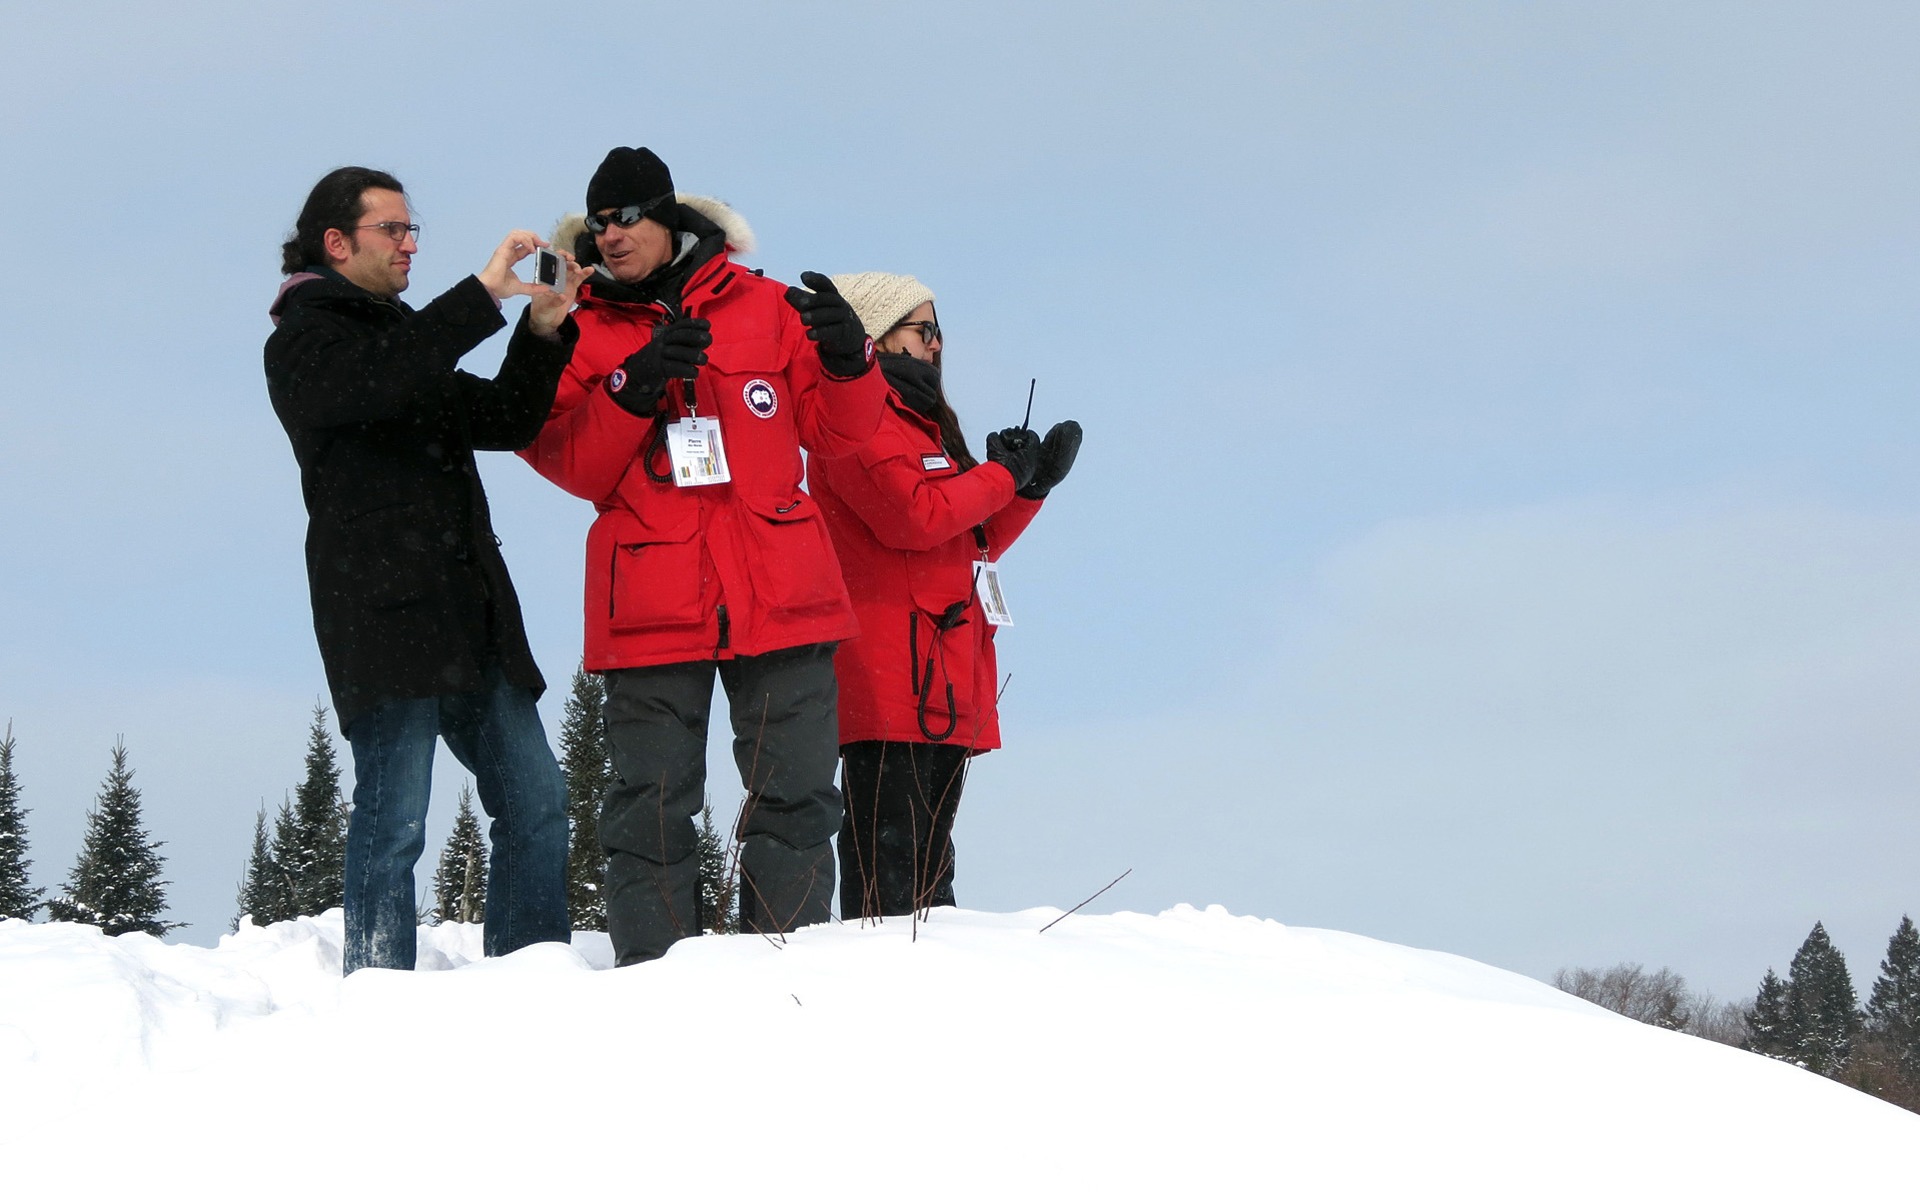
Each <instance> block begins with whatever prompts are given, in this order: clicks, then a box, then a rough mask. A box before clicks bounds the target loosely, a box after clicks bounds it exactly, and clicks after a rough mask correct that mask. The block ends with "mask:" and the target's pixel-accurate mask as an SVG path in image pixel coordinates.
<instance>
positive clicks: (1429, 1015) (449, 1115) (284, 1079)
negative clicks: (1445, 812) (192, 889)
mask: <svg viewBox="0 0 1920 1199" xmlns="http://www.w3.org/2000/svg"><path fill="white" fill-rule="evenodd" d="M1058 915H1059V913H1058V912H1057V911H1053V910H1046V909H1040V910H1034V911H1027V912H1019V913H1014V914H1011V915H994V914H987V913H980V912H967V911H943V912H939V913H936V914H935V916H934V918H933V920H932V921H931V922H930V923H927V924H923V925H920V926H919V927H918V929H917V930H916V929H915V928H914V926H913V925H911V924H910V923H909V922H908V921H905V920H899V921H888V922H886V923H885V924H884V925H880V926H873V927H864V928H862V927H855V926H851V925H836V926H828V927H821V928H815V929H808V930H805V931H803V932H802V933H800V934H798V935H795V936H793V937H790V938H788V939H787V940H786V941H785V943H784V944H776V943H775V942H773V941H770V940H765V939H760V938H755V937H728V938H706V939H703V940H698V941H690V942H685V943H682V944H681V945H680V946H678V947H676V948H675V949H674V951H673V952H672V953H671V954H669V955H668V956H667V957H666V958H665V959H663V960H662V961H659V962H656V963H652V964H650V965H646V966H641V967H637V968H634V969H630V970H622V971H613V970H610V969H607V966H608V965H609V961H610V954H609V951H608V948H607V944H606V939H605V937H604V936H600V935H595V934H585V935H582V936H581V937H580V938H579V940H578V942H577V943H576V944H575V945H574V946H572V947H571V948H569V947H563V946H557V945H555V946H536V947H534V948H531V949H528V950H526V951H523V952H521V953H519V954H515V955H513V956H512V957H509V958H504V959H498V960H493V961H486V960H482V959H481V958H480V949H479V935H478V932H477V930H475V929H471V928H465V927H461V926H450V927H446V928H439V929H428V930H423V937H422V949H421V956H422V959H423V960H422V963H421V965H422V969H421V970H420V971H419V972H417V973H414V974H401V973H393V972H387V971H366V972H363V973H360V974H357V975H355V976H354V977H353V978H351V979H348V980H345V981H344V982H343V981H342V980H341V979H339V978H338V977H337V975H338V971H339V962H340V922H339V915H338V913H337V912H335V913H330V914H329V916H327V917H322V918H320V919H317V920H300V921H296V922H291V923H288V924H281V925H275V926H274V927H272V928H269V929H254V928H248V929H245V930H243V931H242V932H241V933H239V934H238V935H236V936H232V937H228V938H225V939H223V941H222V942H221V945H220V947H219V948H217V949H205V948H199V947H195V946H188V945H163V944H161V943H159V942H158V941H155V940H153V939H151V938H148V937H144V936H138V935H135V936H128V937H122V938H117V939H107V938H103V937H101V936H100V935H99V934H98V933H97V932H95V931H94V930H92V929H88V928H83V927H77V926H72V925H23V924H20V923H18V922H0V1079H3V1080H4V1083H3V1084H0V1147H3V1148H4V1157H3V1158H0V1177H4V1179H5V1183H4V1190H5V1193H6V1194H8V1195H19V1196H28V1195H51V1194H56V1193H58V1194H68V1195H76V1194H77V1195H93V1194H108V1193H116V1192H117V1193H123V1194H124V1193H129V1192H140V1193H147V1192H151V1193H160V1194H173V1193H181V1194H189V1195H195V1196H224V1195H236V1196H238V1195H249V1196H251V1195H275V1196H280V1195H309V1194H311V1195H320V1194H335V1193H344V1194H352V1195H376V1196H377V1195H408V1196H422V1195H452V1194H459V1195H462V1196H469V1195H493V1194H499V1195H518V1196H527V1195H538V1194H557V1193H563V1192H564V1193H591V1194H624V1195H650V1194H659V1195H677V1196H710V1195H736V1194H740V1195H759V1196H765V1195H775V1194H779V1195H814V1194H818V1195H835V1196H866V1195H887V1196H900V1197H902V1199H916V1197H919V1196H936V1195H974V1196H986V1195H995V1194H1015V1195H1027V1194H1036V1195H1037V1194H1047V1195H1182V1196H1194V1195H1208V1196H1212V1195H1241V1194H1288V1195H1302V1196H1323V1195H1326V1196H1335V1195H1393V1196H1407V1195H1432V1194H1441V1195H1446V1194H1472V1195H1554V1196H1565V1195H1595V1196H1599V1195H1605V1196H1617V1195H1619V1194H1622V1193H1627V1194H1633V1195H1636V1196H1649V1195H1676V1196H1681V1195H1684V1196H1688V1197H1689V1199H1699V1197H1702V1196H1713V1195H1736V1194H1737V1195H1740V1196H1742V1199H1755V1197H1759V1196H1768V1195H1787V1194H1796V1195H1805V1194H1818V1193H1825V1194H1841V1193H1848V1192H1853V1193H1864V1189H1865V1188H1868V1187H1878V1188H1881V1190H1880V1193H1883V1194H1899V1193H1908V1192H1909V1190H1910V1188H1911V1186H1912V1182H1911V1178H1912V1162H1913V1161H1914V1160H1915V1153H1916V1151H1917V1150H1920V1117H1916V1116H1914V1115H1911V1114H1909V1113H1907V1112H1904V1111H1901V1110H1899V1109H1897V1108H1894V1107H1891V1106H1888V1105H1886V1104H1883V1103H1881V1102H1879V1101H1877V1100H1874V1099H1870V1098H1868V1097H1866V1096H1864V1095H1861V1094H1859V1093H1857V1092H1854V1091H1851V1090H1848V1089H1847V1088H1845V1087H1842V1086H1839V1085H1837V1084H1834V1083H1830V1082H1826V1081H1824V1080H1822V1079H1819V1078H1816V1077H1813V1076H1812V1075H1809V1074H1807V1073H1805V1072H1803V1071H1800V1070H1797V1069H1794V1068H1793V1067H1790V1066H1786V1065H1782V1064H1780V1063H1777V1062H1771V1061H1767V1060H1764V1059H1762V1058H1759V1057H1755V1056H1753V1055H1750V1054H1745V1053H1741V1052H1739V1051H1737V1050H1733V1049H1728V1048H1725V1047H1723V1046H1719V1045H1714V1044H1710V1043H1707V1042H1705V1041H1700V1040H1697V1039H1694V1038H1690V1037H1686V1036H1682V1035H1679V1034H1676V1033H1667V1032H1661V1031H1659V1030H1656V1029H1652V1028H1648V1027H1646V1026H1644V1025H1640V1024H1636V1023H1633V1022H1632V1021H1629V1020H1626V1019H1623V1018H1621V1017H1618V1016H1614V1015H1612V1014H1610V1013H1607V1012H1603V1011H1601V1010H1600V1009H1598V1008H1595V1007H1592V1006H1590V1005H1588V1004H1586V1003H1583V1002H1581V1001H1579V1000H1576V999H1573V998H1571V997H1570V996H1567V995H1563V994H1561V993H1560V992H1558V991H1555V990H1553V989H1552V988H1550V987H1547V986H1545V985H1544V984H1541V983H1538V982H1535V981H1532V980H1530V979H1526V978H1522V977H1520V976H1518V975H1514V974H1509V973H1506V972H1504V971H1500V970H1495V969H1493V968H1491V967H1488V966H1483V965H1480V964H1478V963H1475V962H1471V961H1468V960H1466V959H1463V958H1457V957H1452V956H1449V955H1446V954H1440V953H1431V952H1425V951H1421V950H1415V949H1407V948H1403V947H1401V946H1396V945H1388V944H1384V943H1381V942H1378V941H1372V940H1368V939H1366V938H1364V937H1357V936H1352V935H1348V934H1344V933H1337V932H1326V931H1321V930H1317V929H1300V928H1289V927H1286V926H1283V925H1280V924H1276V923H1274V922H1271V921H1265V920H1257V919H1252V918H1248V917H1236V916H1232V915H1229V914H1228V913H1226V912H1225V911H1223V910H1221V909H1218V908H1213V909H1209V910H1207V911H1196V910H1194V909H1192V908H1187V907H1181V908H1176V909H1174V910H1172V911H1169V912H1165V913H1162V914H1161V915H1158V916H1140V915H1132V914H1120V915H1113V916H1073V917H1070V918H1068V919H1067V920H1065V921H1063V922H1061V923H1060V924H1059V925H1057V926H1056V927H1054V928H1052V929H1051V930H1049V931H1047V932H1045V933H1041V932H1039V930H1040V928H1041V927H1042V926H1043V925H1045V924H1046V923H1047V922H1048V921H1050V920H1052V919H1054V918H1055V917H1056V916H1058ZM916 933H917V935H916Z"/></svg>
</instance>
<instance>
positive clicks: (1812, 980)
mask: <svg viewBox="0 0 1920 1199" xmlns="http://www.w3.org/2000/svg"><path fill="white" fill-rule="evenodd" d="M1787 1013H1788V1021H1789V1024H1790V1025H1791V1027H1792V1029H1793V1033H1794V1038H1795V1042H1794V1046H1793V1053H1794V1058H1795V1060H1797V1061H1798V1062H1799V1063H1800V1064H1801V1065H1803V1066H1805V1067H1806V1068H1807V1069H1809V1070H1811V1071H1813V1072H1814V1073H1815V1074H1823V1075H1825V1076H1827V1077H1828V1078H1837V1077H1839V1076H1840V1073H1841V1071H1843V1070H1845V1069H1846V1066H1847V1062H1848V1060H1849V1059H1850V1058H1851V1057H1852V1056H1853V1043H1854V1040H1855V1039H1856V1038H1857V1037H1858V1036H1859V1035H1860V1024H1861V1019H1860V1009H1859V1000H1858V997H1857V996H1856V995H1855V994H1854V990H1853V978H1852V976H1851V975H1849V974H1848V973H1847V960H1846V958H1844V957H1842V956H1841V954H1840V951H1839V950H1838V949H1837V948H1835V947H1834V944H1833V942H1832V941H1831V940H1830V939H1829V938H1828V937H1827V930H1826V928H1825V927H1824V926H1822V925H1821V924H1820V923H1819V922H1818V921H1816V922H1815V923H1814V926H1813V931H1812V932H1810V933H1808V934H1807V939H1806V940H1805V941H1804V942H1802V943H1801V945H1800V949H1799V951H1798V952H1796V953H1795V954H1794V955H1793V962H1792V963H1791V964H1790V965H1789V966H1788V967H1787Z"/></svg>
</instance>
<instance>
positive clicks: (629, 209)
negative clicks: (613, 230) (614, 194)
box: [587, 204, 649, 237]
mask: <svg viewBox="0 0 1920 1199" xmlns="http://www.w3.org/2000/svg"><path fill="white" fill-rule="evenodd" d="M648 207H649V206H648V205H646V204H628V205H627V206H626V207H624V208H616V209H614V210H613V211H612V212H609V213H607V214H606V215H605V216H602V215H601V214H599V213H597V212H590V213H588V214H587V232H588V233H591V234H593V235H594V236H595V237H598V236H600V235H601V234H602V233H605V232H606V231H607V226H608V225H610V224H611V225H618V226H620V227H621V228H622V229H631V228H633V227H634V226H635V225H638V224H639V223H640V221H641V219H642V218H644V217H645V216H646V215H647V208H648Z"/></svg>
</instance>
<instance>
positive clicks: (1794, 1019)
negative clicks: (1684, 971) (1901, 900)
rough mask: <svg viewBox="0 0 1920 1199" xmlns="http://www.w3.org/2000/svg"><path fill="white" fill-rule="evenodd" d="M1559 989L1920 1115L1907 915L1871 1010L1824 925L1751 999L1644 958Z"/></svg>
mask: <svg viewBox="0 0 1920 1199" xmlns="http://www.w3.org/2000/svg"><path fill="white" fill-rule="evenodd" d="M1553 985H1554V986H1556V987H1559V988H1560V989H1561V990H1562V991H1566V992H1568V993H1569V994H1573V995H1578V996H1579V997H1580V998H1582V999H1585V1000H1588V1001H1589V1002H1592V1003H1597V1004H1599V1005H1600V1006H1601V1007H1604V1008H1607V1009H1608V1010H1610V1011H1615V1012H1619V1013H1620V1014H1621V1015H1623V1016H1631V1017H1632V1018H1634V1019H1635V1020H1639V1021H1641V1022H1642V1023H1645V1024H1652V1025H1655V1026H1657V1027H1660V1028H1668V1029H1673V1030H1674V1031H1676V1032H1685V1033H1691V1034H1693V1035H1695V1036H1699V1037H1705V1038H1707V1039H1708V1040H1710V1041H1719V1042H1722V1043H1723V1044H1727V1045H1733V1046H1736V1047H1738V1048H1741V1049H1745V1050H1748V1051H1749V1052H1752V1053H1758V1054H1761V1055H1763V1056H1765V1057H1771V1058H1777V1059H1779V1060H1780V1061H1783V1062H1791V1063H1793V1064H1794V1065H1796V1066H1799V1067H1801V1068H1802V1069H1806V1070H1811V1071H1813V1072H1814V1073H1815V1074H1819V1075H1821V1076H1823V1077H1826V1078H1831V1079H1833V1080H1834V1081H1836V1082H1842V1083H1845V1084H1846V1085H1848V1086H1850V1087H1854V1088H1857V1089H1858V1090H1862V1091H1865V1092H1866V1093H1867V1094H1869V1095H1874V1096H1878V1097H1879V1098H1881V1099H1885V1100H1886V1101H1887V1102H1889V1103H1895V1104H1898V1105H1899V1106H1901V1107H1904V1108H1906V1109H1908V1110H1909V1111H1920V931H1916V930H1915V929H1914V926H1913V921H1912V920H1910V919H1908V918H1907V917H1905V916H1902V917H1901V918H1900V926H1899V927H1898V928H1897V929H1895V930H1894V933H1893V936H1892V937H1891V938H1889V939H1888V941H1887V956H1886V957H1885V958H1884V959H1883V960H1882V961H1881V963H1880V977H1879V978H1877V979H1876V980H1874V984H1873V992H1872V994H1870V995H1869V996H1868V997H1867V1002H1866V1006H1865V1007H1862V1006H1860V1002H1859V998H1858V996H1857V994H1856V993H1855V991H1854V989H1853V976H1852V975H1851V974H1850V973H1848V971H1847V961H1846V958H1845V957H1843V956H1842V955H1841V953H1840V950H1839V949H1837V948H1836V947H1835V946H1834V944H1833V941H1832V940H1831V939H1830V938H1829V937H1828V936H1827V930H1826V928H1825V927H1824V926H1822V925H1821V924H1819V923H1817V922H1816V923H1815V924H1814V926H1813V931H1812V932H1810V933H1808V934H1807V939H1806V940H1805V941H1804V942H1802V943H1801V945H1800V949H1799V951H1798V952H1796V953H1795V954H1794V955H1793V961H1792V962H1791V963H1789V964H1788V966H1787V977H1786V978H1785V979H1782V978H1781V977H1780V976H1779V975H1777V974H1776V973H1774V972H1773V970H1771V969H1769V970H1768V971H1767V973H1766V977H1764V978H1762V979H1761V980H1760V989H1759V992H1758V993H1757V994H1756V995H1755V996H1754V997H1753V999H1752V1000H1750V1001H1749V1002H1746V1003H1721V1002H1719V1001H1717V1000H1715V999H1714V998H1713V997H1712V996H1711V995H1706V994H1695V993H1693V992H1692V991H1689V990H1688V989H1687V982H1686V979H1684V978H1682V977H1681V976H1680V975H1678V974H1675V973H1674V972H1673V971H1671V970H1665V969H1662V970H1655V971H1648V970H1647V969H1646V968H1645V967H1643V966H1640V965H1638V964H1637V963H1631V962H1629V963H1623V964H1621V965H1618V966H1613V967H1611V968H1609V969H1606V970H1561V971H1559V972H1557V973H1556V974H1555V975H1554V976H1553Z"/></svg>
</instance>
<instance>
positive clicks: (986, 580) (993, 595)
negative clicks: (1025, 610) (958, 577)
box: [973, 562, 1013, 627]
mask: <svg viewBox="0 0 1920 1199" xmlns="http://www.w3.org/2000/svg"><path fill="white" fill-rule="evenodd" d="M973 590H974V592H975V594H977V595H978V596H979V597H980V611H981V613H983V614H984V615H985V616H986V618H987V623H988V624H990V625H994V626H996V627H998V626H1003V625H1010V624H1012V623H1013V616H1012V615H1011V614H1010V613H1008V611H1007V593H1006V592H1004V591H1002V590H1000V567H999V566H998V565H997V564H995V563H992V562H975V563H974V564H973Z"/></svg>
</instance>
